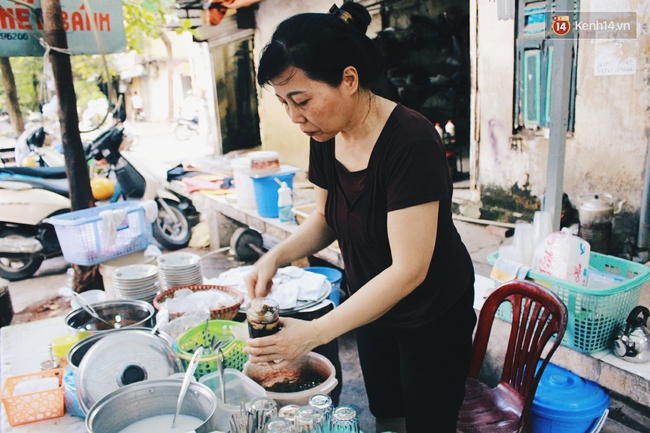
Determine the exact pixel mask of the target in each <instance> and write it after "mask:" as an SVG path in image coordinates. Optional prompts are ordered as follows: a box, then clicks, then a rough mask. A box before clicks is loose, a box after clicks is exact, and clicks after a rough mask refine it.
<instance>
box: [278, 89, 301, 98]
mask: <svg viewBox="0 0 650 433" xmlns="http://www.w3.org/2000/svg"><path fill="white" fill-rule="evenodd" d="M301 93H305V91H304V90H294V91H293V92H289V93H287V98H290V97H292V96H294V95H299V94H301ZM278 98H280V96H279V95H278Z"/></svg>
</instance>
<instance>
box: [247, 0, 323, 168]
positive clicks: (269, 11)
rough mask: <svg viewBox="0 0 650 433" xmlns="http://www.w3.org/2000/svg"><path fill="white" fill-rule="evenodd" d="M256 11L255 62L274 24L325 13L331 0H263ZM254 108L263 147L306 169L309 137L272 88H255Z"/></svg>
mask: <svg viewBox="0 0 650 433" xmlns="http://www.w3.org/2000/svg"><path fill="white" fill-rule="evenodd" d="M259 5H260V6H259V9H258V11H257V13H256V21H257V29H256V31H255V40H254V45H255V46H254V50H255V61H256V62H257V61H259V55H260V52H261V50H262V49H263V48H264V46H266V44H267V43H268V42H269V41H270V40H271V36H272V35H273V31H274V30H275V28H276V26H277V25H278V24H280V22H282V21H283V20H285V19H286V18H288V17H290V16H292V15H295V14H298V13H303V12H327V11H328V10H329V8H330V7H331V6H332V2H331V0H310V1H308V2H303V1H293V0H265V1H263V2H260V3H259ZM258 92H259V93H258V103H259V106H258V110H259V114H260V137H261V140H262V148H263V149H264V150H274V151H276V152H278V153H279V154H280V162H281V163H283V164H290V165H294V166H296V167H300V168H302V169H307V164H308V159H309V138H308V137H307V136H306V135H305V134H303V133H302V132H300V128H299V127H298V126H297V125H294V124H293V123H292V122H291V120H289V116H287V114H286V113H285V110H284V108H283V107H282V104H280V102H279V101H278V99H277V98H276V96H275V94H274V93H273V89H272V88H271V87H266V88H262V89H259V90H258Z"/></svg>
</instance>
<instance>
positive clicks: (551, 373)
mask: <svg viewBox="0 0 650 433" xmlns="http://www.w3.org/2000/svg"><path fill="white" fill-rule="evenodd" d="M608 407H609V395H608V394H607V393H606V392H605V390H603V389H602V388H601V387H600V386H598V384H597V383H595V382H592V381H589V380H586V379H583V378H582V377H580V376H578V375H576V374H574V373H572V372H570V371H569V370H565V369H564V368H562V367H559V366H557V365H555V364H548V366H547V367H546V370H544V374H543V375H542V378H541V380H540V381H539V385H538V387H537V392H536V393H535V399H534V400H533V407H532V411H531V412H532V424H533V431H534V432H535V433H587V432H590V431H591V429H592V428H593V427H594V425H595V423H596V421H597V420H598V419H600V417H601V416H602V415H603V413H604V412H605V409H607V408H608Z"/></svg>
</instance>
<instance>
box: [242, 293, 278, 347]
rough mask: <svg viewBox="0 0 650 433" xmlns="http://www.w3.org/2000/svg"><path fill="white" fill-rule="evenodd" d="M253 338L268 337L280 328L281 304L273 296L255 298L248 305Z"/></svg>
mask: <svg viewBox="0 0 650 433" xmlns="http://www.w3.org/2000/svg"><path fill="white" fill-rule="evenodd" d="M246 319H247V320H248V333H249V335H250V336H251V338H259V337H266V336H268V335H273V334H275V333H276V332H278V331H279V330H280V326H279V325H280V323H279V320H280V306H279V305H278V303H277V302H276V301H274V300H273V299H271V298H255V299H251V301H250V302H249V303H248V305H247V306H246Z"/></svg>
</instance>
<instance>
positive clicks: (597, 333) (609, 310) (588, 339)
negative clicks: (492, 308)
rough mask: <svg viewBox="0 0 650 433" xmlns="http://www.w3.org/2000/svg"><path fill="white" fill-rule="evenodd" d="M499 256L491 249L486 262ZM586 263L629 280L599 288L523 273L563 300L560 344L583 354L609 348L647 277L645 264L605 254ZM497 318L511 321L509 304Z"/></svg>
mask: <svg viewBox="0 0 650 433" xmlns="http://www.w3.org/2000/svg"><path fill="white" fill-rule="evenodd" d="M498 258H499V254H498V252H494V253H492V254H490V255H489V256H488V257H487V261H488V263H489V264H491V265H494V263H495V262H496V261H497V259H498ZM589 266H592V267H594V268H595V269H597V270H599V271H601V272H607V273H610V274H613V275H617V276H621V277H625V278H629V280H627V281H625V282H624V283H621V284H619V285H616V286H614V287H610V288H607V289H600V288H589V287H583V286H580V285H577V284H573V283H570V282H568V281H563V280H560V279H557V278H553V277H551V276H548V275H544V274H540V273H538V272H534V271H532V270H531V271H529V272H528V274H527V276H526V279H530V280H533V281H535V282H536V283H538V284H540V285H542V286H544V287H547V288H548V289H550V290H551V291H552V292H554V293H555V294H556V295H558V296H559V297H560V299H562V301H564V304H565V305H566V306H567V310H568V311H569V320H568V323H567V330H566V333H565V334H564V338H563V339H562V344H564V345H565V346H568V347H571V348H573V349H576V350H578V351H580V352H583V353H595V352H599V351H601V350H603V349H606V348H608V347H609V345H610V343H611V340H612V337H613V336H614V334H615V333H616V330H617V327H618V326H620V325H622V324H623V323H625V319H626V317H627V315H628V314H629V313H630V311H631V310H632V309H633V308H634V307H635V306H636V304H637V302H638V301H639V296H640V295H641V289H642V288H643V283H645V282H646V281H648V279H650V268H648V267H647V266H645V265H642V264H639V263H635V262H631V261H629V260H624V259H620V258H618V257H613V256H608V255H604V254H599V253H594V252H591V253H590V256H589ZM497 317H499V318H501V319H503V320H506V321H512V305H510V304H509V303H504V304H503V305H501V307H499V310H498V311H497Z"/></svg>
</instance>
